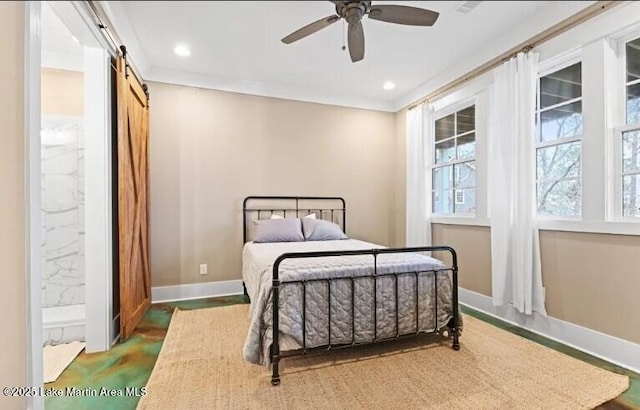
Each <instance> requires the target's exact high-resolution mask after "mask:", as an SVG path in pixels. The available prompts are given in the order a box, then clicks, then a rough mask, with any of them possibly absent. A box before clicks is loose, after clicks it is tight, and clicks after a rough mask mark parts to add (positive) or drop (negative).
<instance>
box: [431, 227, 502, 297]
mask: <svg viewBox="0 0 640 410" xmlns="http://www.w3.org/2000/svg"><path fill="white" fill-rule="evenodd" d="M431 234H432V243H433V244H434V245H449V246H451V247H453V249H455V251H456V253H457V254H458V272H459V274H458V284H459V285H460V287H463V288H465V289H469V290H471V291H474V292H477V293H481V294H483V295H487V296H491V230H490V229H489V228H485V227H477V226H464V225H442V224H433V226H432V228H431ZM446 256H448V254H446ZM437 257H441V258H442V259H443V260H445V261H446V262H448V263H450V262H451V261H450V259H449V258H448V257H444V255H437Z"/></svg>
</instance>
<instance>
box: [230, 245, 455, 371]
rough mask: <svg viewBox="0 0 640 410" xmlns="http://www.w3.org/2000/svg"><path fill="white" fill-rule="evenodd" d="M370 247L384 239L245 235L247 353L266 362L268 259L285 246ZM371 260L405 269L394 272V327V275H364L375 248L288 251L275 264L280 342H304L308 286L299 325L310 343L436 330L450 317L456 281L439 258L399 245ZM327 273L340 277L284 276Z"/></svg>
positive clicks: (291, 345) (387, 268)
mask: <svg viewBox="0 0 640 410" xmlns="http://www.w3.org/2000/svg"><path fill="white" fill-rule="evenodd" d="M375 248H383V247H382V246H380V245H376V244H372V243H368V242H363V241H359V240H355V239H346V240H339V241H308V242H286V243H259V244H258V243H253V242H248V243H246V244H245V246H244V249H243V254H242V279H243V281H244V283H245V286H246V288H247V293H248V294H249V297H250V298H251V307H250V309H249V316H250V327H249V330H248V334H247V338H246V341H245V345H244V358H245V360H247V361H248V362H251V363H256V364H268V360H269V355H268V352H269V346H270V344H271V341H272V327H271V323H272V318H271V315H272V310H271V297H272V293H271V285H272V276H273V263H274V262H275V259H276V258H277V257H278V256H280V255H281V254H283V253H288V252H311V251H335V250H361V249H375ZM376 264H377V273H378V275H384V274H385V273H396V272H400V273H403V274H401V275H399V276H398V285H397V292H398V295H397V298H398V303H397V306H398V312H397V315H398V322H397V323H398V325H397V327H396V294H395V292H396V290H395V289H396V286H395V280H396V279H395V276H382V277H378V278H376V279H373V278H371V277H366V276H367V275H369V276H370V275H373V273H374V263H373V256H372V255H355V256H332V257H322V258H300V259H285V260H284V261H283V262H282V263H281V264H280V269H279V272H280V275H279V276H280V280H281V282H282V284H281V286H280V297H279V321H280V326H279V330H280V349H281V350H293V349H298V348H301V347H302V344H303V324H302V323H303V318H302V311H303V308H302V306H303V302H302V301H303V292H306V293H305V295H306V309H305V314H306V320H305V322H306V326H305V329H304V333H305V336H306V337H305V346H306V347H307V348H312V347H316V346H324V345H327V344H328V343H329V337H330V338H331V344H339V343H352V342H356V343H365V342H368V341H372V340H373V339H374V338H378V339H383V338H390V337H395V336H396V334H405V333H414V332H416V330H419V331H424V332H433V331H436V330H437V329H440V328H442V327H444V326H446V325H447V323H448V322H449V320H450V319H451V318H452V317H453V304H452V289H453V285H452V280H451V271H450V270H447V267H446V266H445V265H444V264H443V263H442V262H441V261H439V260H437V259H434V258H431V257H429V256H425V255H423V254H418V253H397V254H380V255H378V257H377V262H376ZM416 272H417V273H416ZM436 272H437V273H436ZM436 276H437V278H436ZM328 278H332V279H333V278H343V280H332V281H331V283H328V282H327V281H322V280H321V281H311V282H306V284H305V285H304V286H303V284H302V283H289V284H287V283H286V282H288V281H297V280H309V279H328ZM352 278H353V279H352ZM416 280H417V285H416ZM416 288H417V291H416ZM352 292H353V295H354V296H353V308H352V296H351V295H352ZM374 294H375V297H374ZM416 297H417V303H416ZM329 298H330V302H329ZM374 306H375V312H374ZM329 309H331V315H329ZM416 310H417V312H418V315H416ZM374 314H375V316H376V320H375V322H376V323H377V325H376V326H375V328H374V325H373V323H374ZM329 317H330V320H329ZM352 318H353V320H352ZM329 326H330V331H329Z"/></svg>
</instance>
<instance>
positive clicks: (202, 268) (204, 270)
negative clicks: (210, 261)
mask: <svg viewBox="0 0 640 410" xmlns="http://www.w3.org/2000/svg"><path fill="white" fill-rule="evenodd" d="M207 271H208V269H207V264H206V263H201V264H200V274H201V275H206V274H207Z"/></svg>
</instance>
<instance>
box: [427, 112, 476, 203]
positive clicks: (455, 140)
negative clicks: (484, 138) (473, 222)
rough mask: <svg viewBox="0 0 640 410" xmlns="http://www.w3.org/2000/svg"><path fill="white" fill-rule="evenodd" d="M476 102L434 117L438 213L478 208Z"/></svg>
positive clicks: (434, 180)
mask: <svg viewBox="0 0 640 410" xmlns="http://www.w3.org/2000/svg"><path fill="white" fill-rule="evenodd" d="M475 111H476V110H475V105H472V106H470V107H467V108H464V109H462V110H459V111H457V112H455V113H453V114H450V115H447V116H446V117H443V118H440V119H438V120H436V121H435V141H434V153H435V161H434V163H435V165H434V166H433V168H432V181H433V192H432V209H433V213H435V214H472V213H475V210H476V113H475Z"/></svg>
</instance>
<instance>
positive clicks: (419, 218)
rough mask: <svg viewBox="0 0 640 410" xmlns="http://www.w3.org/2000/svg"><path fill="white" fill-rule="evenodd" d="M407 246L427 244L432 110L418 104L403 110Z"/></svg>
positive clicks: (429, 239)
mask: <svg viewBox="0 0 640 410" xmlns="http://www.w3.org/2000/svg"><path fill="white" fill-rule="evenodd" d="M406 120H407V131H406V138H407V141H406V142H407V156H406V158H407V175H406V184H407V186H406V188H407V196H406V197H407V219H406V223H407V226H406V244H407V246H428V245H431V222H430V214H431V161H432V158H433V148H432V145H431V140H432V138H431V135H432V129H433V124H432V110H431V109H430V107H428V105H427V104H420V105H418V106H417V107H414V108H412V109H410V110H409V111H407V118H406Z"/></svg>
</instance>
